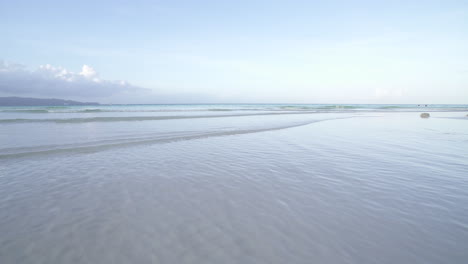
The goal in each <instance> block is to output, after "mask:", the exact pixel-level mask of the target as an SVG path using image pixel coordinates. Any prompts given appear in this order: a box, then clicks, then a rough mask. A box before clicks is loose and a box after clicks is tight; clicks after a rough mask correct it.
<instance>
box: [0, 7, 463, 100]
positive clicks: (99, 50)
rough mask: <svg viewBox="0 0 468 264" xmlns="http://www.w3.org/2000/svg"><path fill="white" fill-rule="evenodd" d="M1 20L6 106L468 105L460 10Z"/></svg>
mask: <svg viewBox="0 0 468 264" xmlns="http://www.w3.org/2000/svg"><path fill="white" fill-rule="evenodd" d="M0 15H1V17H2V18H1V21H2V23H1V24H0V34H1V36H2V42H0V50H1V51H2V52H1V53H0V96H20V97H36V98H60V99H68V100H77V101H97V102H100V103H113V104H118V103H128V104H136V103H138V104H148V103H163V104H167V103H176V104H177V103H312V104H463V103H467V102H468V48H467V47H468V22H467V21H468V3H466V2H463V1H412V2H411V3H406V2H404V1H395V2H392V3H386V2H375V1H353V2H352V3H350V2H347V1H329V2H326V3H324V2H309V1H292V2H290V3H288V4H287V5H285V4H284V3H282V2H280V1H269V2H264V1H238V2H235V3H231V2H223V3H222V2H218V1H198V2H196V3H193V2H189V1H158V2H156V3H154V2H153V1H138V2H133V3H131V4H130V3H123V2H118V3H115V2H113V1H112V2H111V1H101V2H99V3H94V2H91V1H82V2H80V6H76V5H72V4H70V3H66V2H61V1H45V2H41V3H37V2H33V1H15V2H3V3H0ZM19 18H21V19H19Z"/></svg>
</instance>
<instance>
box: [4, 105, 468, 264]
mask: <svg viewBox="0 0 468 264" xmlns="http://www.w3.org/2000/svg"><path fill="white" fill-rule="evenodd" d="M242 111H247V110H242ZM255 111H258V110H255ZM261 111H265V109H262V110H261ZM275 111H276V110H275ZM288 111H289V110H288ZM197 112H198V113H197V114H196V115H200V113H199V112H200V111H197ZM213 112H216V113H215V114H216V115H225V114H226V113H224V112H223V111H213ZM234 112H235V114H237V113H238V112H237V110H236V111H234ZM193 113H194V112H192V111H191V110H190V111H189V113H185V112H184V113H183V114H184V115H186V114H187V115H194V114H193ZM253 113H255V115H254V116H245V115H243V116H235V117H218V118H195V119H190V118H188V119H171V120H146V121H129V120H126V121H111V122H92V121H90V122H79V123H73V122H72V123H70V122H69V123H66V122H65V123H63V122H23V123H21V122H20V123H8V124H6V123H5V124H0V137H1V142H0V234H1V235H0V263H2V264H3V263H466V260H467V259H468V253H467V252H468V251H467V250H466V245H468V177H467V175H468V173H467V172H468V151H467V150H468V118H464V116H465V115H466V112H437V111H435V112H431V118H429V119H421V118H419V112H417V113H415V112H411V111H410V112H401V111H391V112H388V111H372V112H369V111H365V112H360V111H357V112H356V111H340V112H333V113H303V112H301V113H300V114H294V113H292V114H287V115H286V114H285V115H283V114H282V115H258V113H257V112H253ZM281 113H283V112H281ZM83 114H84V113H79V114H77V113H53V114H51V113H46V114H44V113H41V114H38V113H27V114H25V113H15V114H12V113H11V112H8V113H2V114H0V117H1V119H7V118H29V119H34V118H75V117H76V115H83ZM112 114H115V113H112ZM170 114H172V113H170ZM5 115H8V117H5ZM49 115H54V117H50V116H49ZM55 115H63V116H61V117H56V116H55ZM67 115H73V117H71V116H67ZM85 115H89V117H91V118H93V117H96V116H101V115H102V113H91V114H90V113H86V114H85ZM127 115H128V112H125V116H127ZM151 115H152V116H155V114H154V113H151ZM174 115H181V113H177V114H174ZM20 116H21V117H20ZM117 116H118V115H117ZM131 116H143V114H142V113H140V112H138V111H136V113H132V114H131ZM157 116H159V113H158V115H157ZM79 117H80V118H81V117H83V116H79Z"/></svg>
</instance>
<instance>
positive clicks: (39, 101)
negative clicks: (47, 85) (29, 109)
mask: <svg viewBox="0 0 468 264" xmlns="http://www.w3.org/2000/svg"><path fill="white" fill-rule="evenodd" d="M81 105H101V104H99V103H97V102H79V101H72V100H63V99H55V98H48V99H44V98H27V97H0V106H81Z"/></svg>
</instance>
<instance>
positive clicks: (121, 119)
mask: <svg viewBox="0 0 468 264" xmlns="http://www.w3.org/2000/svg"><path fill="white" fill-rule="evenodd" d="M313 113H316V112H294V113H289V112H285V113H281V112H276V113H255V114H232V115H197V116H187V115H183V116H110V117H76V118H44V119H28V118H16V119H0V124H16V123H90V122H130V121H156V120H175V119H199V118H224V117H244V116H269V115H298V114H313Z"/></svg>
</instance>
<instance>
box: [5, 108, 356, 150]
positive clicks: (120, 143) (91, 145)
mask: <svg viewBox="0 0 468 264" xmlns="http://www.w3.org/2000/svg"><path fill="white" fill-rule="evenodd" d="M347 118H352V117H341V118H330V119H323V120H309V121H306V122H300V123H293V124H289V125H283V126H276V127H267V128H257V129H237V130H230V131H207V132H201V133H197V132H195V133H194V132H190V133H186V134H180V133H179V134H175V135H167V136H164V135H163V136H161V135H156V136H154V137H143V138H126V139H118V140H102V141H96V142H85V143H81V144H65V145H52V146H40V147H22V148H9V149H2V150H1V154H0V159H11V158H22V157H29V156H44V155H51V154H60V153H93V152H98V151H103V150H107V149H113V148H119V147H131V146H138V145H148V144H164V143H171V142H177V141H188V140H195V139H203V138H211V137H222V136H234V135H243V134H253V133H259V132H267V131H275V130H282V129H288V128H294V127H300V126H305V125H309V124H313V123H317V122H323V121H331V120H338V119H347Z"/></svg>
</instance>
